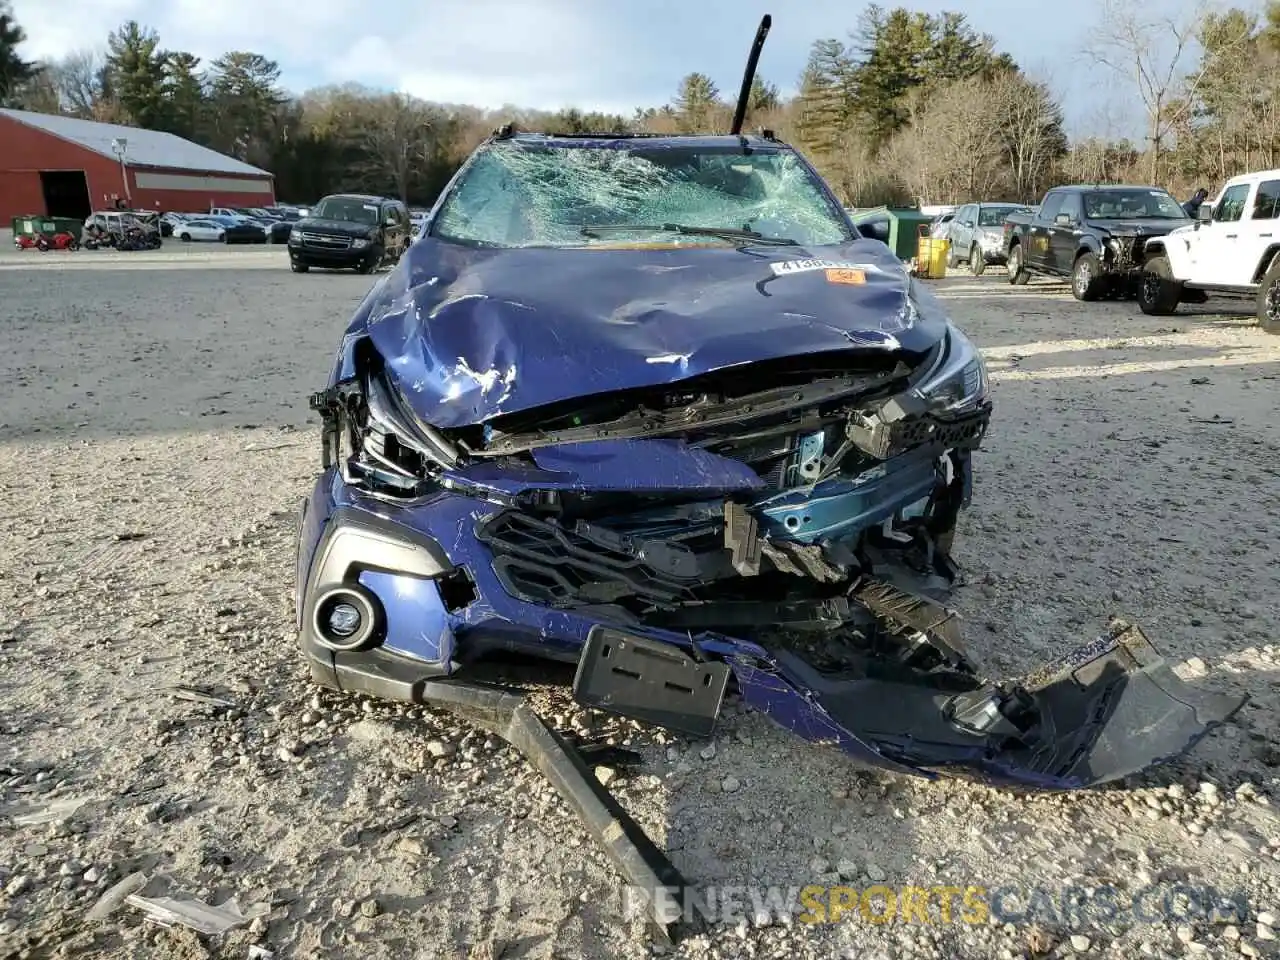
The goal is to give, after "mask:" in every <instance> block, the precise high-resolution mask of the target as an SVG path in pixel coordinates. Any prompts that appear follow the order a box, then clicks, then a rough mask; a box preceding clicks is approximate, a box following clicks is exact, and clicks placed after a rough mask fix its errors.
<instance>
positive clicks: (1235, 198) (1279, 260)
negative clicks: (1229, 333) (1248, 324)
mask: <svg viewBox="0 0 1280 960" xmlns="http://www.w3.org/2000/svg"><path fill="white" fill-rule="evenodd" d="M1143 256H1144V260H1145V262H1144V264H1143V274H1142V282H1141V283H1140V284H1139V286H1138V306H1139V307H1140V308H1141V310H1142V312H1143V313H1149V314H1155V315H1159V316H1163V315H1167V314H1170V313H1173V312H1174V311H1175V310H1176V309H1177V308H1178V303H1179V302H1180V301H1183V300H1188V301H1189V300H1191V299H1192V296H1188V294H1192V292H1193V291H1194V292H1195V299H1197V300H1199V299H1200V298H1202V297H1204V296H1205V295H1206V294H1214V295H1224V296H1232V297H1238V296H1250V297H1254V298H1255V299H1256V301H1257V310H1258V323H1259V325H1260V326H1261V327H1262V329H1263V330H1265V331H1266V332H1267V333H1277V334H1280V170H1266V171H1263V172H1261V173H1249V174H1245V175H1244V176H1240V177H1235V178H1234V179H1231V180H1228V181H1227V184H1226V186H1225V187H1223V188H1222V192H1221V193H1220V194H1218V197H1217V199H1215V200H1213V201H1212V202H1209V203H1205V204H1203V205H1202V206H1201V207H1200V209H1199V210H1198V211H1197V216H1196V222H1195V223H1193V224H1191V225H1190V226H1186V227H1179V228H1178V229H1177V230H1174V231H1173V232H1172V233H1169V234H1167V235H1166V236H1164V237H1161V238H1159V239H1155V240H1149V241H1148V242H1147V245H1146V248H1145V250H1144V251H1143Z"/></svg>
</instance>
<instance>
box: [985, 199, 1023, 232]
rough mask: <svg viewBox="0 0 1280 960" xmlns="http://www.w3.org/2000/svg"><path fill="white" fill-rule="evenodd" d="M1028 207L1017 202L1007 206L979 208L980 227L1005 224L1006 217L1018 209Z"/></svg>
mask: <svg viewBox="0 0 1280 960" xmlns="http://www.w3.org/2000/svg"><path fill="white" fill-rule="evenodd" d="M1025 209H1027V208H1026V207H1020V206H1018V205H1017V204H1012V203H1011V204H1009V205H1008V206H1007V207H982V208H981V209H979V210H978V226H980V227H1000V226H1003V225H1004V220H1005V217H1007V216H1009V214H1011V213H1013V212H1014V211H1016V210H1025Z"/></svg>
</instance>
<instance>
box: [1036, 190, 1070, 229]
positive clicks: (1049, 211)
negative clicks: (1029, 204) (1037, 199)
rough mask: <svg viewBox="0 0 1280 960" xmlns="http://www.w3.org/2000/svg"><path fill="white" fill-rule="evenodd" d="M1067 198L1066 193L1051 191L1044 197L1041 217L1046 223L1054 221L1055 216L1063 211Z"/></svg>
mask: <svg viewBox="0 0 1280 960" xmlns="http://www.w3.org/2000/svg"><path fill="white" fill-rule="evenodd" d="M1065 199H1066V195H1065V194H1061V193H1051V194H1049V195H1048V196H1047V197H1045V198H1044V204H1043V205H1042V206H1041V207H1040V219H1041V220H1042V221H1044V222H1046V223H1052V222H1053V218H1054V217H1056V216H1057V215H1058V214H1059V213H1061V212H1062V202H1063V201H1064V200H1065Z"/></svg>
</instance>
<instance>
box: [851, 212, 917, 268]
mask: <svg viewBox="0 0 1280 960" xmlns="http://www.w3.org/2000/svg"><path fill="white" fill-rule="evenodd" d="M853 222H854V223H855V224H856V225H857V227H858V229H859V230H860V231H862V232H863V233H865V234H867V235H869V236H873V237H876V238H877V239H880V240H883V241H884V242H885V243H887V244H888V245H889V249H890V250H892V251H893V252H894V253H895V254H897V256H898V258H899V259H901V260H911V259H913V258H914V257H915V255H916V244H917V243H918V241H919V240H920V234H921V228H922V227H923V228H924V233H925V234H926V235H927V234H928V232H929V225H930V224H931V223H933V217H931V216H929V215H928V214H927V213H921V212H920V211H919V210H918V209H916V208H914V207H871V208H870V209H867V210H859V211H857V212H856V213H854V214H853ZM864 227H865V228H866V229H863V228H864Z"/></svg>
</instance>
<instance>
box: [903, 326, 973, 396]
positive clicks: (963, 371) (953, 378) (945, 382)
mask: <svg viewBox="0 0 1280 960" xmlns="http://www.w3.org/2000/svg"><path fill="white" fill-rule="evenodd" d="M915 390H916V393H918V394H919V395H920V397H921V399H923V400H924V401H925V402H926V403H927V404H928V405H929V409H930V410H932V411H933V412H935V413H967V412H968V411H970V410H972V409H974V408H975V407H978V406H980V405H982V404H984V403H986V402H987V401H988V400H989V399H990V398H991V382H990V380H989V379H988V378H987V364H986V362H985V361H984V360H983V359H982V354H980V353H979V352H978V348H977V347H975V346H974V345H973V344H972V343H971V342H970V341H969V338H968V337H966V336H965V335H964V334H963V333H961V332H960V330H959V329H958V328H956V327H948V329H947V337H946V340H945V342H944V343H943V346H942V350H941V352H940V354H939V356H938V358H937V360H935V361H934V366H933V369H931V370H930V371H929V372H928V373H927V374H925V376H924V378H923V379H922V380H921V381H920V382H919V383H918V384H916V387H915Z"/></svg>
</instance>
